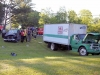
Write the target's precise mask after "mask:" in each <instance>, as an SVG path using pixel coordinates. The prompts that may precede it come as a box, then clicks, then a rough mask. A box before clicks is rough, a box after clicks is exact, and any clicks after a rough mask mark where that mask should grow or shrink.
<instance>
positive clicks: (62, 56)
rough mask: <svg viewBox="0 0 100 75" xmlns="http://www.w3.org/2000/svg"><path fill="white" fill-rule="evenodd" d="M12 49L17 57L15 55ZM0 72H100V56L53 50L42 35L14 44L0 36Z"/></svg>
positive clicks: (85, 74) (4, 74)
mask: <svg viewBox="0 0 100 75" xmlns="http://www.w3.org/2000/svg"><path fill="white" fill-rule="evenodd" d="M12 52H14V53H16V54H17V56H11V53H12ZM0 75H100V55H95V56H92V55H89V56H79V54H78V53H76V52H75V53H74V52H72V51H61V50H58V51H51V50H50V49H48V48H47V46H46V44H45V43H43V41H42V38H41V37H38V38H37V39H36V40H34V39H32V41H31V42H30V43H27V42H24V43H20V42H18V43H11V42H4V41H3V39H2V38H1V36H0Z"/></svg>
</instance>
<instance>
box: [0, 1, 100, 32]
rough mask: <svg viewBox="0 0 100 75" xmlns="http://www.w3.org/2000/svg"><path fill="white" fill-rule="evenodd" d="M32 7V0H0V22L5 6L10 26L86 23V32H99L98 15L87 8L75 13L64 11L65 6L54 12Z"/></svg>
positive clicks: (99, 22)
mask: <svg viewBox="0 0 100 75" xmlns="http://www.w3.org/2000/svg"><path fill="white" fill-rule="evenodd" d="M34 7H35V4H33V3H32V0H10V1H9V3H8V4H5V3H4V0H0V23H1V22H2V21H3V20H4V19H5V14H4V12H5V10H4V8H5V9H6V12H7V11H8V12H10V14H7V15H10V16H8V20H9V19H10V21H11V22H10V23H11V26H12V27H16V28H17V27H18V26H19V25H22V26H23V27H26V26H37V27H43V25H44V24H55V23H77V24H86V25H87V27H88V32H100V30H99V29H100V16H99V15H98V16H95V17H94V15H92V13H91V11H89V10H87V9H82V10H80V12H79V13H78V14H77V13H76V12H75V11H74V10H68V11H66V8H65V7H60V8H59V10H58V11H57V13H54V12H53V10H52V9H51V8H47V9H42V10H41V12H38V11H36V10H34ZM7 9H8V10H7ZM7 15H6V16H7ZM6 18H7V17H6Z"/></svg>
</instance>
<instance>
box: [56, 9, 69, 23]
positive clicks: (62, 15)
mask: <svg viewBox="0 0 100 75" xmlns="http://www.w3.org/2000/svg"><path fill="white" fill-rule="evenodd" d="M56 18H57V23H66V18H67V12H66V9H65V7H60V8H59V11H58V12H57V14H56Z"/></svg>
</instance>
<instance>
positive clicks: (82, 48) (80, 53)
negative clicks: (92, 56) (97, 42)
mask: <svg viewBox="0 0 100 75" xmlns="http://www.w3.org/2000/svg"><path fill="white" fill-rule="evenodd" d="M79 55H81V56H86V55H88V53H87V51H86V48H84V47H81V48H79Z"/></svg>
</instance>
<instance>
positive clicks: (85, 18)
mask: <svg viewBox="0 0 100 75" xmlns="http://www.w3.org/2000/svg"><path fill="white" fill-rule="evenodd" d="M79 18H80V20H81V23H82V24H86V25H88V26H89V25H91V23H92V18H93V17H92V13H91V12H90V11H89V10H86V9H83V10H81V11H80V13H79Z"/></svg>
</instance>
